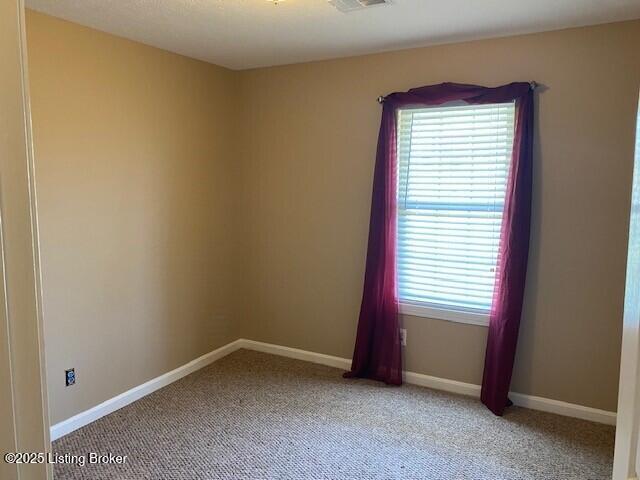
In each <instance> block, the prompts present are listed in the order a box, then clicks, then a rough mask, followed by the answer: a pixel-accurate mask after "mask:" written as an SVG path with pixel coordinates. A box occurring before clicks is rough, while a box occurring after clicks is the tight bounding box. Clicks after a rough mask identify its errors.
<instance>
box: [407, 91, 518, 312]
mask: <svg viewBox="0 0 640 480" xmlns="http://www.w3.org/2000/svg"><path fill="white" fill-rule="evenodd" d="M514 115H515V103H513V102H510V103H500V104H489V105H467V104H465V105H462V106H445V107H431V108H421V109H404V110H400V112H399V114H398V160H399V171H398V259H397V262H398V288H399V296H400V301H401V303H403V304H415V305H422V306H426V307H432V308H436V309H445V310H459V311H465V312H470V313H480V314H486V313H488V311H489V309H490V307H491V300H492V295H493V287H494V280H495V271H496V261H497V256H498V244H499V241H500V227H501V222H502V210H503V207H504V197H505V190H506V181H507V175H508V173H509V165H510V163H511V155H512V147H513V134H514Z"/></svg>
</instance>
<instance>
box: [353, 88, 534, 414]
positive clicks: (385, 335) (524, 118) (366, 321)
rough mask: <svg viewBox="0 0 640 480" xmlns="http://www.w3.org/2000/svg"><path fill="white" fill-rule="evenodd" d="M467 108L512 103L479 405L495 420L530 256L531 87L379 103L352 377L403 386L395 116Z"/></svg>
mask: <svg viewBox="0 0 640 480" xmlns="http://www.w3.org/2000/svg"><path fill="white" fill-rule="evenodd" d="M460 100H462V101H465V102H466V103H469V104H486V103H502V102H510V101H515V103H516V125H515V132H514V142H513V155H512V162H511V168H510V171H509V178H508V183H507V191H506V197H505V206H504V213H503V220H502V229H501V236H500V249H499V254H498V265H497V273H496V283H495V287H494V295H493V302H492V306H491V313H490V321H489V335H488V340H487V349H486V355H485V367H484V375H483V380H482V393H481V399H482V402H483V403H484V404H485V405H486V406H487V407H488V408H489V409H490V410H491V411H492V412H493V413H495V414H496V415H502V413H503V412H504V409H505V408H506V407H507V405H509V399H508V393H509V385H510V384H511V374H512V371H513V362H514V359H515V352H516V344H517V341H518V330H519V326H520V316H521V314H522V302H523V298H524V287H525V279H526V272H527V259H528V255H529V229H530V223H531V221H530V220H531V189H532V162H533V159H532V156H533V88H532V84H530V83H529V82H517V83H510V84H508V85H504V86H501V87H496V88H488V87H480V86H476V85H464V84H457V83H442V84H439V85H431V86H427V87H421V88H414V89H411V90H409V91H408V92H398V93H392V94H391V95H388V96H387V97H385V99H384V106H383V110H382V122H381V126H380V133H379V136H378V149H377V155H376V166H375V172H374V180H373V198H372V202H371V219H370V226H369V243H368V250H367V264H366V271H365V279H364V291H363V295H362V305H361V308H360V317H359V321H358V331H357V337H356V344H355V348H354V353H353V361H352V364H351V371H350V372H347V373H346V374H345V376H346V377H366V378H372V379H375V380H380V381H383V382H386V383H388V384H392V385H400V384H401V383H402V355H401V346H400V339H399V332H398V328H399V325H398V295H397V279H396V214H397V211H396V210H397V208H396V207H397V205H396V198H397V192H396V188H397V187H396V180H397V158H396V135H397V132H396V113H397V110H398V109H399V108H406V107H429V106H434V105H441V104H443V103H447V102H451V101H460Z"/></svg>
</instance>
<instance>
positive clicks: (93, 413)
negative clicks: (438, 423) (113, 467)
mask: <svg viewBox="0 0 640 480" xmlns="http://www.w3.org/2000/svg"><path fill="white" fill-rule="evenodd" d="M241 348H246V349H248V350H255V351H258V352H264V353H270V354H273V355H279V356H282V357H288V358H294V359H296V360H304V361H307V362H312V363H317V364H321V365H327V366H329V367H334V368H340V369H343V370H348V369H349V368H350V366H351V360H350V359H348V358H341V357H334V356H332V355H325V354H323V353H316V352H309V351H307V350H301V349H298V348H291V347H284V346H282V345H274V344H272V343H264V342H257V341H255V340H247V339H244V338H241V339H238V340H236V341H234V342H231V343H228V344H227V345H224V346H222V347H220V348H217V349H216V350H213V351H212V352H209V353H206V354H204V355H202V356H201V357H199V358H196V359H195V360H192V361H191V362H189V363H187V364H186V365H183V366H181V367H178V368H176V369H175V370H172V371H170V372H167V373H165V374H163V375H160V376H159V377H156V378H154V379H152V380H149V381H148V382H146V383H143V384H142V385H139V386H137V387H134V388H132V389H131V390H127V391H126V392H123V393H121V394H120V395H117V396H115V397H113V398H111V399H109V400H106V401H104V402H102V403H101V404H99V405H96V406H95V407H92V408H90V409H89V410H85V411H84V412H81V413H79V414H77V415H74V416H73V417H71V418H68V419H67V420H63V421H62V422H60V423H57V424H55V425H53V426H51V440H57V439H58V438H60V437H63V436H64V435H66V434H68V433H71V432H73V431H74V430H77V429H79V428H81V427H84V426H85V425H87V424H89V423H91V422H93V421H95V420H98V419H99V418H101V417H104V416H105V415H108V414H110V413H112V412H115V411H116V410H118V409H120V408H122V407H125V406H127V405H129V404H130V403H132V402H135V401H136V400H138V399H140V398H142V397H144V396H146V395H149V394H150V393H152V392H155V391H156V390H158V389H160V388H162V387H165V386H167V385H169V384H170V383H173V382H175V381H176V380H180V379H181V378H182V377H185V376H187V375H189V374H190V373H193V372H195V371H196V370H199V369H201V368H203V367H206V366H207V365H210V364H211V363H213V362H215V361H216V360H218V359H220V358H222V357H225V356H227V355H229V354H230V353H232V352H235V351H236V350H239V349H241ZM403 377H404V381H405V382H406V383H409V384H412V385H419V386H421V387H427V388H433V389H435V390H442V391H445V392H452V393H458V394H462V395H468V396H471V397H476V398H478V397H480V385H474V384H472V383H464V382H458V381H456V380H448V379H446V378H438V377H432V376H430V375H423V374H421V373H415V372H404V374H403ZM509 397H510V398H511V400H512V401H513V403H514V404H515V405H518V406H520V407H526V408H531V409H533V410H541V411H543V412H551V413H556V414H558V415H564V416H567V417H575V418H581V419H584V420H590V421H592V422H598V423H605V424H608V425H615V423H616V413H615V412H608V411H605V410H599V409H596V408H591V407H584V406H582V405H576V404H573V403H567V402H561V401H559V400H551V399H548V398H542V397H536V396H533V395H524V394H521V393H514V392H511V393H510V394H509Z"/></svg>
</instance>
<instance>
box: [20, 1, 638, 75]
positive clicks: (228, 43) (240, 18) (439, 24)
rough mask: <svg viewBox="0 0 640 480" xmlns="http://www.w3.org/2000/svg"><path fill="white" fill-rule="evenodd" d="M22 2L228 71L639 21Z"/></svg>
mask: <svg viewBox="0 0 640 480" xmlns="http://www.w3.org/2000/svg"><path fill="white" fill-rule="evenodd" d="M26 3H27V6H28V7H29V8H33V9H35V10H39V11H41V12H44V13H48V14H50V15H54V16H56V17H61V18H64V19H67V20H70V21H73V22H77V23H80V24H83V25H87V26H90V27H93V28H96V29H98V30H103V31H105V32H109V33H112V34H115V35H119V36H121V37H126V38H130V39H132V40H137V41H139V42H142V43H146V44H148V45H153V46H156V47H159V48H163V49H165V50H170V51H172V52H176V53H181V54H183V55H187V56H190V57H194V58H198V59H201V60H205V61H208V62H211V63H215V64H218V65H223V66H225V67H229V68H233V69H246V68H253V67H263V66H268V65H279V64H287V63H297V62H304V61H310V60H319V59H326V58H335V57H343V56H350V55H358V54H363V53H371V52H378V51H383V50H395V49H400V48H406V47H413V46H421V45H430V44H436V43H447V42H454V41H459V40H470V39H479V38H487V37H496V36H506V35H512V34H518V33H530V32H538V31H546V30H555V29H560V28H565V27H573V26H582V25H592V24H598V23H608V22H614V21H620V20H628V19H634V18H640V0H393V4H392V5H389V6H383V7H371V8H368V9H364V10H359V11H355V12H350V13H341V12H339V11H338V10H336V9H335V8H334V7H332V6H331V5H330V4H329V3H328V2H327V0H286V1H282V0H281V3H280V4H278V5H274V4H273V3H271V2H269V1H266V0H27V1H26Z"/></svg>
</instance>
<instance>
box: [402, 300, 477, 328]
mask: <svg viewBox="0 0 640 480" xmlns="http://www.w3.org/2000/svg"><path fill="white" fill-rule="evenodd" d="M399 311H400V313H401V314H402V315H411V316H414V317H424V318H433V319H436V320H447V321H449V322H457V323H466V324H469V325H479V326H482V327H488V326H489V314H488V313H474V312H465V311H462V310H446V309H444V308H435V307H430V306H426V305H417V304H413V303H402V302H400V305H399Z"/></svg>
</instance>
